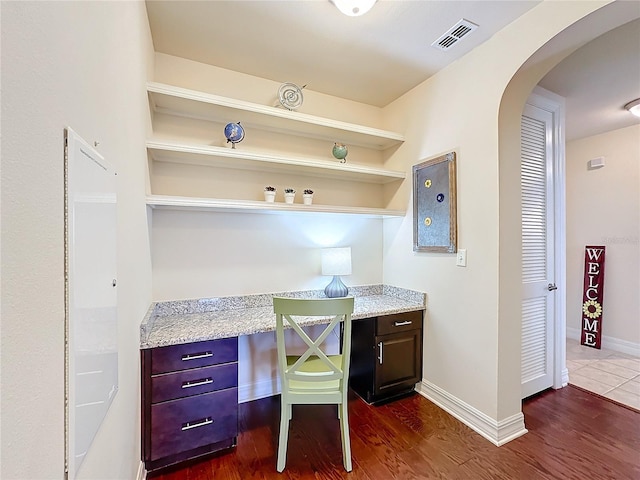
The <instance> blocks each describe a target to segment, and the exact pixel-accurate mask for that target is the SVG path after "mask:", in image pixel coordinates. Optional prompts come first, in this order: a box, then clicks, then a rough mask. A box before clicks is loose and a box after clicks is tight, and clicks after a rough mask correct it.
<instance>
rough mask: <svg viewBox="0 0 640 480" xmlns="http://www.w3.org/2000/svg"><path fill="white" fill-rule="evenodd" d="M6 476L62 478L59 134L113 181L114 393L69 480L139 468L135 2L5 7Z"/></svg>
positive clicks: (146, 44) (141, 272)
mask: <svg viewBox="0 0 640 480" xmlns="http://www.w3.org/2000/svg"><path fill="white" fill-rule="evenodd" d="M1 8H2V19H1V22H2V33H1V34H2V58H1V60H2V184H1V185H2V190H1V191H2V250H1V253H2V326H1V328H2V334H1V345H2V350H1V357H0V358H1V361H2V363H1V367H2V393H1V402H2V404H1V409H2V418H1V421H2V447H1V451H0V454H1V459H2V462H1V467H0V477H1V478H3V479H7V480H10V479H26V478H28V479H61V478H63V476H64V438H65V431H64V420H65V419H64V385H65V370H64V365H65V356H64V331H65V323H64V229H63V225H64V221H63V219H64V184H63V165H64V163H63V128H64V127H65V126H70V127H71V128H73V129H74V130H75V131H76V132H77V133H78V134H79V135H81V136H82V137H83V138H85V139H86V140H87V141H89V142H93V141H94V140H97V141H99V142H100V144H99V146H98V147H97V148H98V150H99V151H100V152H101V153H102V154H103V155H104V156H105V158H107V159H108V160H109V161H110V162H111V163H112V164H113V165H114V166H115V167H116V169H117V171H118V182H119V185H118V188H119V189H118V227H119V230H118V231H119V237H118V279H119V283H118V285H119V286H118V300H119V308H118V335H119V337H118V346H119V387H120V390H119V392H118V393H117V395H116V396H115V398H114V401H113V404H112V405H111V408H110V410H109V412H108V413H107V416H106V418H105V420H104V423H103V425H102V427H101V429H100V431H99V432H98V435H97V437H96V439H95V441H94V444H93V446H92V448H91V449H90V451H89V454H88V455H87V457H86V458H85V460H84V463H83V465H82V467H81V469H80V472H79V475H78V478H94V479H97V478H104V479H112V480H113V479H131V478H135V476H136V474H137V469H138V467H139V465H140V400H139V397H140V394H139V385H140V378H139V367H138V365H139V333H138V332H139V324H140V320H141V319H142V317H143V315H144V313H145V311H146V309H147V308H148V306H149V302H150V300H151V276H150V271H151V267H150V252H149V241H148V228H147V219H146V211H145V207H144V184H145V173H144V166H145V159H146V153H145V148H144V141H145V138H146V133H147V128H148V122H149V119H148V116H149V114H148V107H147V98H146V92H145V89H144V84H145V81H146V79H147V77H148V75H149V72H148V69H149V68H150V67H151V66H152V62H153V56H152V45H151V40H150V33H149V27H148V22H147V17H146V11H145V7H144V3H142V2H127V1H125V2H109V1H104V2H28V1H23V2H2V5H1Z"/></svg>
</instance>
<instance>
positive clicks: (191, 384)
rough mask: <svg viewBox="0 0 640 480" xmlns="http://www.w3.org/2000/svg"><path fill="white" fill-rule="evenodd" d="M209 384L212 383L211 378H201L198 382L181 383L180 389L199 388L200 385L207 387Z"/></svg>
mask: <svg viewBox="0 0 640 480" xmlns="http://www.w3.org/2000/svg"><path fill="white" fill-rule="evenodd" d="M210 383H213V378H211V377H208V378H201V379H200V380H193V381H189V382H182V388H191V387H199V386H200V385H209V384H210Z"/></svg>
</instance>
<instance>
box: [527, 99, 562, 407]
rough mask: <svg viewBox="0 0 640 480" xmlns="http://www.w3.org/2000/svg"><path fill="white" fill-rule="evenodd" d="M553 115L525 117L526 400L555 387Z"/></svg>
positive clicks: (536, 112) (530, 112)
mask: <svg viewBox="0 0 640 480" xmlns="http://www.w3.org/2000/svg"><path fill="white" fill-rule="evenodd" d="M552 122H553V116H552V114H551V113H550V112H548V111H545V110H542V109H540V108H537V107H534V106H531V105H527V106H526V107H525V110H524V114H523V116H522V131H521V145H522V164H521V165H522V166H521V169H522V170H521V182H522V287H523V288H522V292H523V297H522V398H525V397H528V396H530V395H533V394H534V393H537V392H540V391H542V390H544V389H546V388H549V387H551V386H552V385H553V338H554V332H553V325H554V318H553V315H554V312H555V305H554V290H555V284H554V273H553V272H554V268H553V267H554V230H553V225H554V204H553V203H554V198H553V192H554V188H553V179H554V176H553V158H552V152H553V148H552V126H553V124H552Z"/></svg>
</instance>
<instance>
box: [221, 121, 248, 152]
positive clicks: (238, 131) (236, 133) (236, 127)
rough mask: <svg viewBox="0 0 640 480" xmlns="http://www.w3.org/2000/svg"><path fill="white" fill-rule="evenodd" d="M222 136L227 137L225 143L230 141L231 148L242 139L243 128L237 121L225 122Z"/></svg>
mask: <svg viewBox="0 0 640 480" xmlns="http://www.w3.org/2000/svg"><path fill="white" fill-rule="evenodd" d="M224 136H225V137H226V139H227V143H229V142H231V148H236V143H240V142H241V141H242V140H244V128H242V125H240V122H238V123H227V125H226V126H225V127H224Z"/></svg>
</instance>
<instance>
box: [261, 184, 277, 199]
mask: <svg viewBox="0 0 640 480" xmlns="http://www.w3.org/2000/svg"><path fill="white" fill-rule="evenodd" d="M275 200H276V188H275V187H272V186H271V185H269V186H266V187H264V201H265V202H274V201H275Z"/></svg>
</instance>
